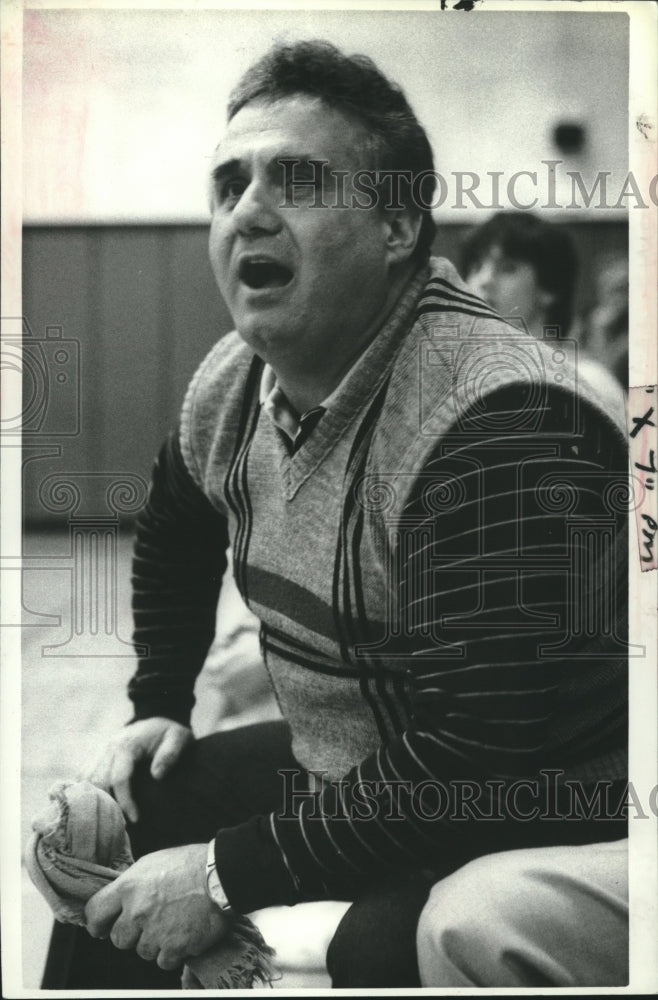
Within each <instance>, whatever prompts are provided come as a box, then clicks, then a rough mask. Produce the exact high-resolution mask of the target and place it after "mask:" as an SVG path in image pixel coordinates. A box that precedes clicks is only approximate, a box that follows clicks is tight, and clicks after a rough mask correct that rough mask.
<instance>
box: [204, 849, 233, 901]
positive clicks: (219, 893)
mask: <svg viewBox="0 0 658 1000" xmlns="http://www.w3.org/2000/svg"><path fill="white" fill-rule="evenodd" d="M206 893H207V894H208V898H209V899H210V901H211V902H213V903H214V904H215V906H218V907H219V909H220V910H221V911H222V913H223V914H225V915H226V916H227V917H232V916H233V909H232V907H231V904H230V903H229V901H228V899H227V897H226V893H225V892H224V889H223V888H222V883H221V882H220V881H219V875H218V874H217V865H216V864H215V840H214V838H213V839H212V840H211V841H210V843H209V844H208V856H207V860H206Z"/></svg>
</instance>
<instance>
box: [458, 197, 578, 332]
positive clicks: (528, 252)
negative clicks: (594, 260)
mask: <svg viewBox="0 0 658 1000" xmlns="http://www.w3.org/2000/svg"><path fill="white" fill-rule="evenodd" d="M494 247H500V250H501V252H502V253H503V254H504V256H505V257H510V258H511V259H512V260H519V261H523V263H524V264H529V265H530V266H531V267H532V269H533V271H534V272H535V277H536V279H537V284H538V285H539V287H540V288H541V289H543V291H545V292H550V293H551V294H552V295H554V296H555V299H554V301H553V302H552V303H551V304H550V305H549V306H548V308H547V310H546V324H547V325H549V326H559V327H560V328H561V329H562V330H563V331H564V332H565V333H566V332H567V331H568V330H569V328H570V326H571V323H572V320H573V306H574V296H575V292H576V282H577V278H578V255H577V253H576V247H575V245H574V242H573V240H572V238H571V236H570V234H569V233H568V232H567V230H566V229H564V228H563V227H562V226H560V225H559V224H556V223H553V222H545V221H544V220H543V219H540V218H539V217H538V216H536V215H534V214H533V213H532V212H498V213H497V214H496V215H494V216H492V218H491V219H489V220H488V221H487V222H485V223H483V224H482V225H481V226H478V227H477V229H474V230H473V231H472V232H471V233H470V235H469V236H468V237H467V238H466V240H465V241H464V243H463V244H462V249H461V273H462V274H463V275H464V277H465V278H468V276H469V274H470V273H471V272H472V271H473V270H475V268H477V267H478V266H479V265H480V264H481V263H482V261H483V260H484V258H485V257H486V256H487V254H488V253H489V252H490V251H491V250H492V249H493V248H494Z"/></svg>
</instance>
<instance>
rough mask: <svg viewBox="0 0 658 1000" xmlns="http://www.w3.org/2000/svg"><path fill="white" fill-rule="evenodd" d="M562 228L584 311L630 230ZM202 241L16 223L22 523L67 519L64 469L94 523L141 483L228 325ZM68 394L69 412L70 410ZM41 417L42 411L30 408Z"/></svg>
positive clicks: (177, 234) (445, 237)
mask: <svg viewBox="0 0 658 1000" xmlns="http://www.w3.org/2000/svg"><path fill="white" fill-rule="evenodd" d="M464 228H465V227H463V226H453V225H451V226H445V227H443V228H442V229H441V231H440V232H439V234H438V237H437V244H436V247H437V252H440V253H441V254H443V255H444V256H447V257H449V258H451V259H456V255H457V252H458V247H459V242H460V239H461V238H462V235H463V230H464ZM570 228H571V230H572V232H573V235H574V237H575V238H576V240H577V243H578V246H579V248H580V251H581V258H582V277H581V283H580V294H579V303H580V305H581V307H585V306H587V305H588V304H589V302H590V301H591V296H592V277H593V272H594V270H595V268H596V259H597V254H600V253H602V252H606V251H608V250H610V251H617V252H621V253H625V252H626V240H627V236H626V226H625V224H623V223H620V222H605V223H604V222H597V223H590V224H579V225H571V226H570ZM206 242H207V230H206V227H204V226H202V225H176V226H155V225H147V226H116V227H114V226H104V227H83V226H68V227H64V226H63V227H56V228H55V227H40V226H34V227H27V228H26V229H25V230H24V236H23V317H24V320H25V321H26V323H27V326H28V327H29V330H30V331H31V334H32V337H31V339H32V341H35V342H41V345H42V346H41V348H40V349H38V348H36V347H34V348H31V350H32V351H33V352H36V353H34V357H35V358H37V357H38V358H39V359H40V361H39V364H40V365H41V368H40V369H39V370H41V369H42V368H43V362H44V359H46V360H45V364H46V367H47V375H46V378H47V380H48V383H49V384H48V387H47V391H48V398H47V399H46V398H45V397H44V403H45V405H44V407H42V408H41V412H40V415H38V419H37V418H36V417H35V418H34V419H33V420H32V422H31V423H30V424H29V425H28V433H26V435H25V437H24V442H25V444H24V474H23V492H24V512H25V522H26V525H27V526H28V527H37V526H47V525H55V524H57V523H59V524H63V523H65V520H66V518H67V517H68V516H69V514H70V513H71V508H70V505H69V507H68V508H67V506H66V503H65V498H62V500H61V505H59V501H58V500H57V493H56V492H55V493H53V490H55V488H56V486H57V483H59V482H60V480H61V481H64V480H66V478H67V476H68V477H69V479H70V480H71V481H73V482H75V483H77V486H78V488H79V489H80V490H81V491H82V497H81V500H80V503H78V505H77V508H76V509H77V514H78V515H81V514H82V515H86V516H89V517H92V518H93V517H95V516H99V517H102V516H103V513H105V514H108V513H109V512H108V510H107V507H106V494H107V489H108V483H109V481H110V480H111V479H112V478H113V477H114V479H116V480H118V479H119V478H120V477H121V475H126V474H128V475H129V476H132V477H135V476H137V477H140V478H142V479H144V480H146V479H148V476H149V473H150V469H151V466H152V462H153V459H154V457H155V454H156V452H157V450H158V447H159V445H160V443H161V441H162V439H163V438H164V436H165V435H166V433H167V431H168V429H169V428H170V427H171V426H173V424H174V423H175V421H176V419H177V414H178V411H179V408H180V405H181V402H182V398H183V394H184V391H185V387H186V385H187V383H188V381H189V379H190V377H191V375H192V374H193V372H194V371H195V369H196V367H197V365H198V364H199V362H200V361H201V359H202V358H203V356H204V355H205V353H206V352H207V350H208V349H209V348H210V347H211V345H212V344H213V343H214V342H215V341H216V340H217V339H218V338H219V337H220V336H221V335H222V334H224V333H225V332H226V331H228V330H229V329H230V326H231V322H230V317H229V315H228V312H227V310H226V307H225V306H224V304H223V302H222V300H221V297H220V295H219V293H218V291H217V289H216V286H215V283H214V279H213V277H212V274H211V271H210V266H209V264H208V261H207V249H206ZM47 328H50V330H49V333H50V336H49V337H47V335H46V332H47ZM52 328H55V329H54V330H53V329H52ZM57 328H61V338H62V340H63V341H66V340H68V341H73V344H71V345H70V347H71V350H69V349H68V348H67V347H66V345H65V349H64V354H61V353H57V357H59V358H60V359H62V358H65V356H66V360H65V361H64V362H63V363H62V364H59V362H57V361H56V360H55V354H56V352H57V351H58V348H57V346H56V340H57ZM53 334H55V336H53ZM53 345H55V346H53ZM76 345H78V346H76ZM76 350H77V351H78V353H79V366H78V368H79V370H78V371H77V372H76V371H74V368H75V364H74V362H75V353H76ZM37 367H39V366H37ZM28 374H29V373H28ZM58 378H61V379H62V380H61V381H57V379H58ZM29 379H32V382H33V383H34V384H30V385H28V384H27V383H26V390H27V394H26V396H25V397H24V405H25V399H27V398H28V397H29V395H30V393H32V394H34V393H37V394H38V393H40V392H42V391H43V386H39V385H37V384H36V382H34V378H33V375H29ZM29 379H28V381H29ZM37 382H38V379H37ZM40 398H41V397H39V399H37V404H40ZM78 402H79V419H78V412H77V410H74V409H72V407H75V406H76V405H77V403H78ZM37 411H39V405H37V406H36V408H33V411H32V412H33V413H35V414H37ZM39 421H40V422H39ZM76 424H77V426H76ZM49 477H50V478H49ZM53 477H56V478H53ZM44 484H45V486H44ZM46 487H50V489H47V488H46ZM40 492H41V495H40ZM44 501H45V502H44ZM129 506H130V505H129V504H128V507H129ZM63 518H64V521H63V520H62V519H63ZM128 519H129V517H128Z"/></svg>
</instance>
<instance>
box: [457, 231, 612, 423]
mask: <svg viewBox="0 0 658 1000" xmlns="http://www.w3.org/2000/svg"><path fill="white" fill-rule="evenodd" d="M578 270H579V268H578V255H577V252H576V247H575V245H574V242H573V240H572V238H571V236H570V235H569V233H568V232H567V230H566V229H565V228H564V227H563V226H560V225H559V224H556V223H552V222H546V221H544V220H543V219H540V218H539V217H538V216H537V215H534V214H533V213H531V212H498V213H497V214H496V215H494V216H492V218H490V219H489V220H488V221H487V222H485V223H483V224H482V225H480V226H478V227H477V228H476V229H474V230H473V231H472V232H471V234H470V235H469V236H468V237H467V239H466V240H465V242H464V244H463V247H462V253H461V273H462V275H463V277H464V280H465V282H466V284H467V285H468V287H469V288H470V289H471V291H472V292H474V293H475V294H476V295H479V296H480V297H481V298H483V299H484V301H485V302H487V303H488V304H489V305H490V306H492V307H493V308H494V309H495V310H496V312H497V313H499V314H500V315H501V316H503V317H504V318H505V319H506V320H508V322H509V323H511V324H513V325H519V326H523V327H525V328H526V329H527V330H528V332H529V333H530V334H532V336H533V337H536V338H537V339H541V338H542V337H543V336H544V332H545V330H546V329H547V328H551V327H552V328H557V329H559V331H560V336H562V337H567V336H569V334H570V333H572V331H573V329H574V299H575V293H576V284H577V280H578ZM617 298H619V297H617ZM606 315H607V314H606ZM599 317H600V319H601V322H603V319H604V317H603V315H602V314H601V310H595V311H594V312H593V314H592V318H593V320H594V321H595V325H594V327H593V329H592V336H587V337H586V338H583V340H580V338H579V344H578V355H577V366H578V375H579V377H581V378H584V379H586V380H587V382H589V384H590V385H591V386H592V387H593V388H594V389H595V390H596V391H597V392H598V393H600V394H601V395H602V397H603V398H604V400H605V402H606V405H607V406H608V407H611V408H613V409H614V410H615V412H616V413H617V415H618V416H621V417H622V418H623V414H624V398H623V392H622V386H621V382H620V380H619V378H618V377H616V376H615V375H613V374H612V371H611V369H610V368H609V367H608V366H607V365H606V364H604V363H601V362H602V360H603V361H605V360H606V359H607V358H608V354H607V353H604V354H602V353H601V352H600V350H599V348H600V340H601V331H600V330H599V327H600V326H601V322H598V318H599ZM594 334H596V336H595V335H594ZM618 354H619V352H618ZM616 358H617V355H616V356H615V360H616Z"/></svg>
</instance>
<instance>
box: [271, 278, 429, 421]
mask: <svg viewBox="0 0 658 1000" xmlns="http://www.w3.org/2000/svg"><path fill="white" fill-rule="evenodd" d="M414 270H415V265H414V264H409V265H408V266H407V267H405V268H404V270H403V271H401V272H400V273H398V274H396V275H395V276H394V277H393V278H392V280H391V285H390V286H389V290H388V293H387V296H386V299H385V300H384V302H383V303H382V307H381V309H380V310H379V311H378V312H377V314H376V316H375V317H374V318H373V320H372V321H371V322H370V323H369V324H368V326H367V327H366V329H364V330H363V332H362V334H361V335H360V336H358V337H357V338H355V339H354V340H353V341H352V343H351V344H350V345H349V346H350V350H345V351H342V352H341V351H337V350H334V349H333V345H332V349H330V350H329V351H328V352H327V354H326V356H325V357H324V358H320V357H315V358H313V359H312V360H311V359H305V358H299V357H295V358H293V359H292V360H291V359H289V358H285V359H277V358H273V359H269V364H270V366H271V368H272V369H273V371H274V373H275V375H276V378H277V382H278V384H279V385H280V386H281V389H282V390H283V392H284V393H285V395H286V397H287V398H288V400H289V401H290V403H291V404H292V405H293V406H294V408H295V409H296V410H297V412H298V413H305V412H306V411H307V410H310V409H312V408H313V407H315V406H319V405H320V404H321V403H322V402H323V400H325V399H326V398H327V396H330V395H331V393H332V392H333V391H334V389H335V388H336V386H338V385H339V384H340V383H341V382H342V380H343V379H344V378H345V376H346V375H347V373H348V372H349V370H350V369H351V368H352V366H353V365H354V364H355V363H356V362H357V360H358V359H359V357H360V356H361V355H362V354H363V352H364V351H365V350H366V348H367V347H368V345H369V344H370V343H372V341H373V340H374V338H375V337H376V336H377V334H378V333H379V331H380V329H381V328H382V326H383V324H384V322H385V320H386V318H387V316H388V315H389V313H390V312H391V309H392V308H393V306H394V305H395V303H396V302H397V301H398V299H399V298H400V295H401V294H402V291H403V289H404V288H405V286H406V284H407V282H408V281H409V279H410V277H411V276H412V274H413V273H414Z"/></svg>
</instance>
